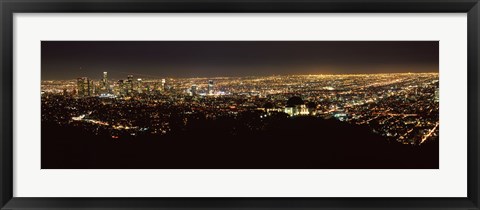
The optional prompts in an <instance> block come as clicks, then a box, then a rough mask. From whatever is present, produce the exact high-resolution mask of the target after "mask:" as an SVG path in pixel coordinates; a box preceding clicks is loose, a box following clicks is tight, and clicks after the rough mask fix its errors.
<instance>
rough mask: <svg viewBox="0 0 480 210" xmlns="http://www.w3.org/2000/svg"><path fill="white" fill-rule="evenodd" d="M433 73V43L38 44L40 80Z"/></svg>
mask: <svg viewBox="0 0 480 210" xmlns="http://www.w3.org/2000/svg"><path fill="white" fill-rule="evenodd" d="M103 71H107V72H109V74H110V78H112V79H121V78H124V77H126V75H129V74H134V75H136V77H142V78H165V77H168V78H197V77H243V76H269V75H292V74H296V75H309V74H313V75H318V74H369V73H370V74H371V73H407V72H412V73H418V72H438V42H436V41H400V42H398V41H395V42H394V41H347V42H330V41H131V42H115V41H80V42H78V41H77V42H74V41H43V42H42V80H65V79H75V78H78V77H81V76H85V77H90V78H98V76H97V73H98V72H103Z"/></svg>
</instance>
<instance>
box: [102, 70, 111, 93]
mask: <svg viewBox="0 0 480 210" xmlns="http://www.w3.org/2000/svg"><path fill="white" fill-rule="evenodd" d="M100 90H101V93H109V92H110V85H109V84H108V76H107V72H106V71H105V72H103V78H102V80H101V81H100Z"/></svg>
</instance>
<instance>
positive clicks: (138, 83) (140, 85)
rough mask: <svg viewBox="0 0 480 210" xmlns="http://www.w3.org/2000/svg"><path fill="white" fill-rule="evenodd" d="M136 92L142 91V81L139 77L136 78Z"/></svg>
mask: <svg viewBox="0 0 480 210" xmlns="http://www.w3.org/2000/svg"><path fill="white" fill-rule="evenodd" d="M137 93H143V82H142V79H141V78H138V79H137Z"/></svg>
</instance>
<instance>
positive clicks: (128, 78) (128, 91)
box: [126, 75, 134, 96]
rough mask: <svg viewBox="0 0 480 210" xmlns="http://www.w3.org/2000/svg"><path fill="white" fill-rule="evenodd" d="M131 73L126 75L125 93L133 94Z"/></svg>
mask: <svg viewBox="0 0 480 210" xmlns="http://www.w3.org/2000/svg"><path fill="white" fill-rule="evenodd" d="M133 86H134V82H133V75H128V76H127V84H126V89H127V95H128V96H132V95H133Z"/></svg>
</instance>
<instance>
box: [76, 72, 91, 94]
mask: <svg viewBox="0 0 480 210" xmlns="http://www.w3.org/2000/svg"><path fill="white" fill-rule="evenodd" d="M77 95H78V96H79V97H86V96H91V95H93V81H90V80H89V79H88V78H87V77H79V78H77Z"/></svg>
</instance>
